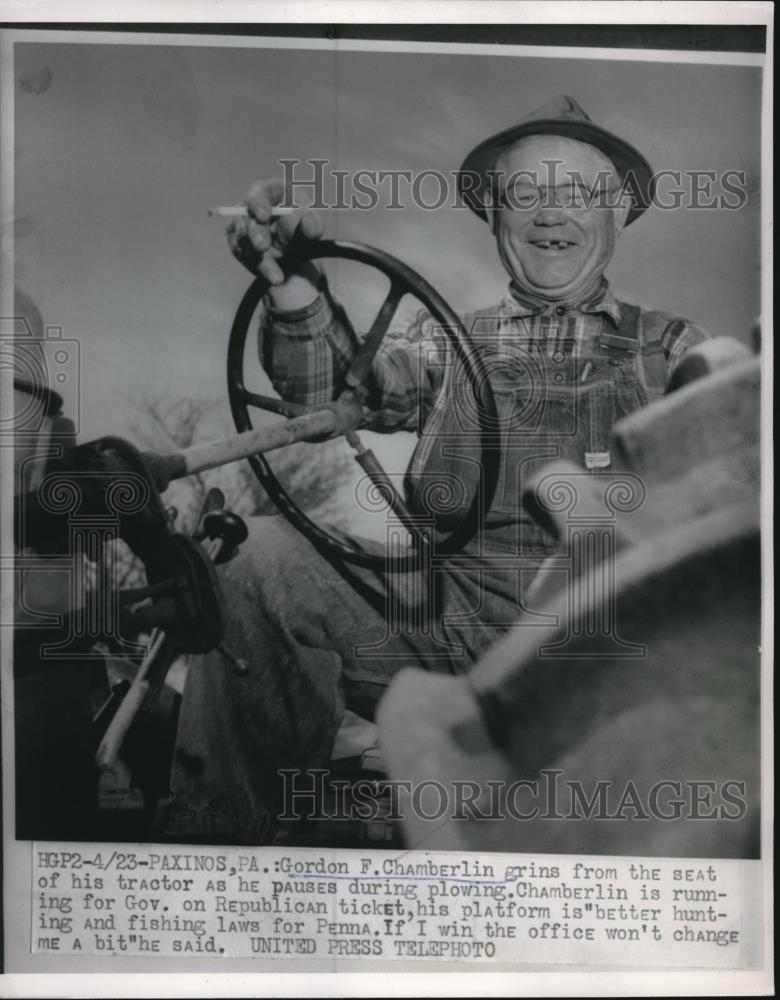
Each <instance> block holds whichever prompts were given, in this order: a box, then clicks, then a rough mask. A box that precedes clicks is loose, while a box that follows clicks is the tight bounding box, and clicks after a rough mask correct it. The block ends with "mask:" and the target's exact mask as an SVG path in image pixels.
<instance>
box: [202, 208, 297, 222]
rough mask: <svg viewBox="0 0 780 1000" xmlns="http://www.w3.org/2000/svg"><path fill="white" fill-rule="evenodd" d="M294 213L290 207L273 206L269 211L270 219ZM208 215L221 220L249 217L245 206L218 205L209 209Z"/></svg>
mask: <svg viewBox="0 0 780 1000" xmlns="http://www.w3.org/2000/svg"><path fill="white" fill-rule="evenodd" d="M294 211H295V209H294V208H293V207H291V206H290V205H274V206H273V207H272V209H271V218H274V219H275V218H277V217H278V216H280V215H292V213H293V212H294ZM208 214H209V215H216V216H219V217H220V218H223V219H245V218H246V217H247V216H248V215H249V209H248V208H247V207H246V205H218V206H217V207H216V208H210V209H209V210H208Z"/></svg>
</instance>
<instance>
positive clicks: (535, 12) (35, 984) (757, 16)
mask: <svg viewBox="0 0 780 1000" xmlns="http://www.w3.org/2000/svg"><path fill="white" fill-rule="evenodd" d="M434 7H435V16H434V12H433V11H431V9H430V8H429V7H427V6H425V5H421V4H419V3H413V4H412V3H407V2H400V3H393V4H389V3H386V2H384V0H377V2H375V3H371V4H369V5H368V6H367V5H366V4H357V3H346V4H345V3H340V2H339V3H337V2H332V0H331V2H323V3H318V4H313V3H308V2H287V3H280V4H273V5H268V4H266V3H258V2H249V3H238V4H237V3H232V4H231V9H230V10H225V9H223V6H222V5H221V4H220V3H218V2H214V3H204V2H202V0H196V2H193V3H189V4H186V5H184V4H180V3H169V4H167V5H164V6H163V5H161V4H159V3H158V4H156V5H154V6H152V5H151V4H149V3H146V2H139V3H134V4H127V3H126V4H125V5H124V8H125V9H124V11H123V12H121V15H120V11H119V10H117V9H116V8H114V9H109V10H106V9H105V7H103V6H102V4H99V3H94V2H83V3H72V2H67V3H58V4H56V6H55V5H52V4H42V3H29V2H24V0H15V2H14V0H11V2H2V3H0V20H5V21H34V20H42V21H46V20H54V19H56V20H61V19H62V18H63V17H65V16H66V15H68V16H71V17H72V19H73V20H74V21H80V22H85V21H88V20H90V19H92V18H91V17H90V15H94V20H96V21H102V22H104V23H105V22H115V23H121V22H122V21H147V22H150V23H154V22H164V23H170V22H172V21H175V20H181V19H182V15H184V16H186V17H187V18H188V19H189V20H190V21H193V20H194V21H198V20H200V19H201V18H203V19H208V20H210V21H213V22H222V23H226V22H232V21H247V22H258V21H262V22H267V23H296V22H297V23H301V22H304V21H307V20H310V19H311V20H315V21H317V22H318V23H327V22H329V21H332V22H342V23H349V22H360V23H373V24H382V23H409V24H415V23H425V24H430V23H436V22H437V21H438V20H439V18H441V19H442V20H443V21H444V22H446V23H453V24H455V23H457V24H466V23H474V22H475V21H476V22H478V23H482V24H490V23H524V24H550V25H554V24H571V23H572V22H575V23H589V24H604V23H607V24H612V23H618V22H617V15H618V14H619V15H620V22H619V23H623V24H626V23H628V24H631V23H636V24H642V23H644V24H669V25H673V24H690V25H696V24H711V25H744V24H764V25H766V27H767V53H768V54H770V55H768V56H767V57H764V56H763V55H758V54H750V53H729V52H698V51H688V50H672V51H658V50H648V49H637V50H634V49H632V50H628V49H620V50H615V49H603V48H587V49H584V48H574V47H568V46H564V47H560V46H558V47H556V46H549V47H548V46H544V45H534V46H527V45H522V46H521V45H512V46H497V45H467V44H461V43H434V42H430V43H429V42H424V43H420V42H405V41H372V40H352V39H350V40H338V41H329V40H326V39H319V38H311V39H308V38H283V37H279V38H277V37H270V36H267V37H261V36H257V37H256V36H245V35H236V36H231V35H200V34H176V33H165V34H159V33H155V34H151V33H149V34H147V33H145V32H143V33H142V32H137V33H136V32H134V33H132V34H126V33H121V32H113V31H112V32H71V31H67V30H52V31H46V32H44V31H39V30H25V29H13V28H9V29H5V30H3V32H2V35H3V37H2V44H1V45H0V56H2V77H0V84H1V86H0V93H1V94H2V97H1V100H2V105H1V106H0V107H1V108H2V114H3V122H4V123H5V124H6V126H7V124H8V123H10V127H11V129H12V128H13V111H14V106H13V94H14V88H13V43H14V42H15V41H36V42H47V41H50V42H57V41H59V42H62V41H68V42H71V43H74V42H75V43H79V42H80V43H92V44H123V45H127V44H138V45H155V44H159V45H166V44H182V45H187V46H193V47H195V46H213V47H228V46H234V47H250V48H251V47H254V48H262V47H268V48H290V49H293V48H298V49H300V48H316V49H325V50H327V49H333V48H338V49H340V50H344V51H398V52H447V53H451V54H474V55H485V54H489V55H492V56H497V55H506V56H509V55H512V56H525V57H530V58H566V59H600V60H605V59H616V60H623V61H644V62H688V63H698V64H724V65H752V66H764V94H763V99H764V119H763V129H762V142H763V152H762V173H763V176H762V183H763V188H762V191H763V198H762V239H763V261H764V265H765V266H764V268H763V288H762V315H763V326H764V329H765V330H771V329H772V328H773V324H772V320H773V312H772V287H771V280H770V276H771V274H772V264H773V258H772V247H771V234H772V194H773V189H772V144H771V143H772V115H771V109H772V95H773V90H772V84H773V65H772V59H771V53H772V51H773V48H772V46H773V24H772V15H773V10H772V6H771V5H770V4H765V3H754V4H750V3H746V4H731V3H696V4H689V3H674V4H671V3H655V2H652V3H651V2H647V3H631V4H616V3H557V4H553V5H552V6H551V5H549V4H542V3H529V4H523V5H522V7H521V8H520V7H519V6H518V5H517V4H515V3H492V2H485V3H482V4H479V5H477V4H471V3H454V4H453V3H449V2H444V3H437V4H435V5H434ZM42 8H45V9H43V10H42ZM475 15H476V16H475ZM12 134H13V133H12ZM2 146H3V152H2V172H3V186H2V191H0V209H1V210H2V211H1V212H0V215H1V217H2V219H3V220H8V219H10V218H12V217H13V173H12V170H9V166H11V167H12V164H13V146H12V143H3V144H2ZM9 245H10V247H11V248H12V246H13V236H12V228H6V227H4V230H3V247H4V249H5V248H7V247H8V246H9ZM9 256H11V255H10V254H9ZM7 277H8V278H12V274H10V275H7ZM12 287H13V284H12V282H11V283H10V285H9V283H8V282H7V281H5V280H4V282H3V288H2V295H3V298H2V300H0V308H2V309H3V310H4V314H5V315H10V313H9V312H8V311H7V310H8V309H9V299H10V298H11V295H12V292H11V289H12ZM772 354H773V350H772V344H771V338H769V337H765V343H764V348H763V358H762V361H763V364H764V370H765V371H768V372H771V371H772ZM2 395H3V397H4V399H3V402H2V403H0V406H2V408H3V414H5V411H7V410H8V409H9V407H10V400H9V401H8V402H6V400H7V399H8V397H9V396H10V394H8V393H3V394H2ZM772 395H773V392H772V386H771V382H769V380H767V382H766V385H765V389H764V396H763V401H762V404H763V405H762V416H763V418H764V425H763V426H764V455H763V459H764V476H763V480H762V515H763V518H764V524H765V525H766V524H771V516H772V506H771V502H772V480H771V474H770V473H771V470H772V468H773V466H772V455H771V414H772ZM767 429H769V433H767ZM6 451H7V449H0V472H2V478H3V480H4V481H5V482H8V481H9V480H8V477H7V471H8V468H10V465H9V463H10V455H7V456H5V457H4V455H3V452H6ZM1 523H2V528H1V529H0V531H2V534H1V535H0V544H2V545H3V546H5V545H7V544H8V543H9V542H10V540H11V528H10V527H9V519H8V518H2V519H1ZM764 543H765V545H764V549H765V551H764V564H763V573H764V581H763V582H764V588H765V590H764V593H765V594H766V595H767V597H769V596H770V595H771V594H772V593H773V590H772V580H773V564H772V552H771V548H770V546H771V538H769V537H767V536H766V535H765V538H764ZM5 551H8V549H5ZM772 610H773V609H772V607H771V601H767V608H766V613H765V617H764V635H763V654H764V657H765V659H768V660H769V662H770V663H771V662H772V661H771V656H772V653H773V631H772V626H773V621H772V619H773V613H772ZM4 633H7V630H0V656H2V658H3V659H5V658H6V657H7V656H8V653H9V652H10V640H9V635H8V634H4ZM6 662H7V661H6ZM762 684H763V687H762V724H763V733H762V749H763V751H764V756H763V760H764V762H765V763H766V762H767V761H771V760H772V757H771V753H769V752H768V751H769V750H771V740H772V734H773V729H772V726H773V720H772V687H773V685H772V672H771V670H770V669H766V667H765V668H764V670H763V678H762ZM6 686H7V685H5V682H4V689H3V691H4V694H5V687H6ZM7 708H8V706H7V705H6V704H5V699H4V702H3V719H4V720H6V721H8V720H9V718H10V715H9V713H8V711H7ZM3 751H4V756H5V759H6V760H9V759H12V752H13V740H12V733H11V731H10V727H9V726H8V725H6V726H5V727H4V729H3ZM5 770H6V774H7V775H8V774H9V770H10V769H9V768H7V767H6V769H5ZM768 771H769V768H765V769H764V783H763V788H762V801H763V812H762V845H763V848H764V851H763V853H764V857H765V861H764V864H765V866H767V875H768V877H767V879H766V884H767V885H768V886H771V884H772V878H771V865H772V857H771V844H772V822H773V815H772V808H771V806H772V803H773V794H772V793H773V784H774V781H773V777H774V776H773V774H771V773H768ZM10 777H11V781H10V782H8V781H7V780H4V782H3V788H4V800H5V805H6V808H5V809H4V816H5V824H4V825H6V824H8V821H9V818H10V817H9V810H8V808H7V806H11V812H12V803H13V798H12V797H11V796H12V794H13V787H12V785H13V776H12V775H10ZM9 800H10V801H9ZM763 902H764V917H765V920H764V928H765V937H766V940H765V954H766V955H767V956H769V957H770V960H771V954H772V938H771V921H772V899H771V896H770V893H769V892H767V893H766V894H765V895H764V900H763ZM7 904H8V896H7V895H6V913H5V918H6V920H7V919H8V912H7ZM574 975H576V976H577V979H576V980H573V979H572V976H574ZM768 975H769V976H771V971H768V972H767V971H765V972H756V973H752V972H750V973H744V972H734V973H732V972H712V973H709V972H701V971H695V972H673V973H672V972H670V973H667V972H644V971H643V972H639V971H632V972H609V973H605V972H598V971H594V972H588V973H587V974H586V977H587V978H586V980H585V979H584V977H583V973H582V972H578V973H573V972H572V973H547V972H544V973H526V972H518V973H517V974H511V975H508V974H497V973H470V974H468V978H464V973H463V972H459V973H457V974H451V975H443V974H439V973H430V972H429V973H402V972H393V973H392V974H388V973H355V974H352V973H341V974H339V975H338V976H337V977H333V978H332V979H330V978H328V977H323V976H322V975H321V974H317V978H316V980H314V979H313V978H312V974H300V975H290V974H257V975H236V974H222V973H219V974H208V975H204V974H189V973H184V974H176V975H171V974H143V975H139V976H135V975H133V976H128V975H117V974H108V975H105V974H95V973H91V974H86V975H69V974H65V975H62V974H60V975H18V974H16V975H10V976H4V977H3V993H4V995H8V996H11V995H13V996H21V995H31V996H32V995H63V996H84V997H87V996H90V997H91V996H95V997H99V996H150V995H157V996H181V995H193V996H195V995H201V996H203V995H209V996H216V995H220V994H222V993H224V994H229V995H233V996H251V995H255V994H257V993H258V992H269V991H270V992H272V993H273V994H276V995H281V994H283V995H289V996H305V995H311V993H312V987H313V986H314V990H315V991H316V992H317V993H319V994H320V995H323V996H351V995H358V994H360V993H363V992H365V993H366V995H368V994H374V995H376V994H378V993H380V992H381V993H382V994H385V995H392V996H410V995H415V994H419V993H420V992H421V991H424V992H425V993H426V994H427V995H431V996H436V995H457V996H474V995H477V994H476V993H475V992H474V985H475V980H474V978H473V977H474V976H479V979H478V983H479V990H480V993H482V994H485V995H488V994H489V995H496V996H515V995H518V994H520V993H522V994H524V995H532V994H536V995H543V996H562V995H575V993H577V994H580V995H590V996H618V995H631V994H632V995H637V996H652V995H662V994H676V995H683V994H685V995H692V996H694V995H707V994H713V993H715V994H720V995H728V994H730V995H736V996H747V995H758V994H761V993H766V992H768V991H770V990H771V987H770V986H769V985H768V984H769V982H770V979H769V978H768Z"/></svg>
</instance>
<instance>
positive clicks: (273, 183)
mask: <svg viewBox="0 0 780 1000" xmlns="http://www.w3.org/2000/svg"><path fill="white" fill-rule="evenodd" d="M284 194H285V191H284V183H283V182H282V181H281V180H267V181H257V182H256V183H255V184H253V185H252V187H251V188H250V189H249V191H248V192H247V194H246V197H245V198H244V200H243V204H244V205H246V207H247V209H248V211H249V216H248V217H247V218H238V219H231V221H230V223H229V225H228V227H227V238H228V243H229V244H230V249H231V251H232V253H233V256H234V257H235V258H236V260H238V261H239V262H240V263H241V264H243V265H244V267H245V268H246V269H247V270H248V271H250V272H251V273H252V274H255V275H261V276H262V277H264V278H266V279H267V280H268V281H269V283H270V285H271V287H270V290H269V296H270V299H271V302H272V303H273V305H274V306H276V308H278V309H284V310H292V309H300V308H302V307H303V306H307V305H309V303H310V302H313V301H314V300H315V299H316V298H317V296H318V295H319V287H318V285H319V278H320V270H319V267H318V266H317V264H316V263H315V262H314V261H306V262H304V263H302V264H300V265H299V266H298V267H296V268H295V269H294V270H293V271H291V272H289V276H288V277H287V279H285V276H284V273H283V272H282V269H281V267H279V263H278V261H279V259H280V258H281V257H283V256H284V253H285V250H286V248H287V247H288V245H289V244H290V241H291V240H292V239H293V237H294V238H295V239H296V241H297V240H317V239H319V238H320V236H322V219H321V218H320V216H319V215H318V214H317V212H314V211H312V210H311V209H303V208H302V209H296V210H295V211H294V212H292V213H291V214H290V215H281V216H278V217H275V216H273V215H272V214H271V210H272V209H273V207H274V206H275V205H278V204H280V203H281V202H282V200H283V199H284Z"/></svg>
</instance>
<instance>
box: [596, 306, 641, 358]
mask: <svg viewBox="0 0 780 1000" xmlns="http://www.w3.org/2000/svg"><path fill="white" fill-rule="evenodd" d="M618 305H619V308H620V322H619V324H618V328H617V330H613V329H611V328H610V329H608V328H607V324H606V323H604V324H602V327H601V334H600V336H599V342H600V343H601V344H603V345H604V347H606V348H607V349H608V350H609V352H610V353H612V352H613V351H627V352H628V353H629V354H636V353H637V352H638V351H639V331H640V326H641V322H640V313H641V310H640V309H639V306H632V305H630V303H628V302H620V303H618Z"/></svg>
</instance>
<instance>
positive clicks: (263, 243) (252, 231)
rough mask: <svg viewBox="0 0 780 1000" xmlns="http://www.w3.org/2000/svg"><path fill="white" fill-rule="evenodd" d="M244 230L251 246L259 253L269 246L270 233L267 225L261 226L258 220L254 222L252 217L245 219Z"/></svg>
mask: <svg viewBox="0 0 780 1000" xmlns="http://www.w3.org/2000/svg"><path fill="white" fill-rule="evenodd" d="M246 231H247V234H248V236H249V239H250V240H251V241H252V246H253V247H254V248H255V250H257V251H258V252H259V253H265V251H266V250H267V249H268V248H269V247H270V246H271V233H270V231H269V229H268V226H263V225H261V224H260V223H259V222H255V220H254V219H247V224H246Z"/></svg>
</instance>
